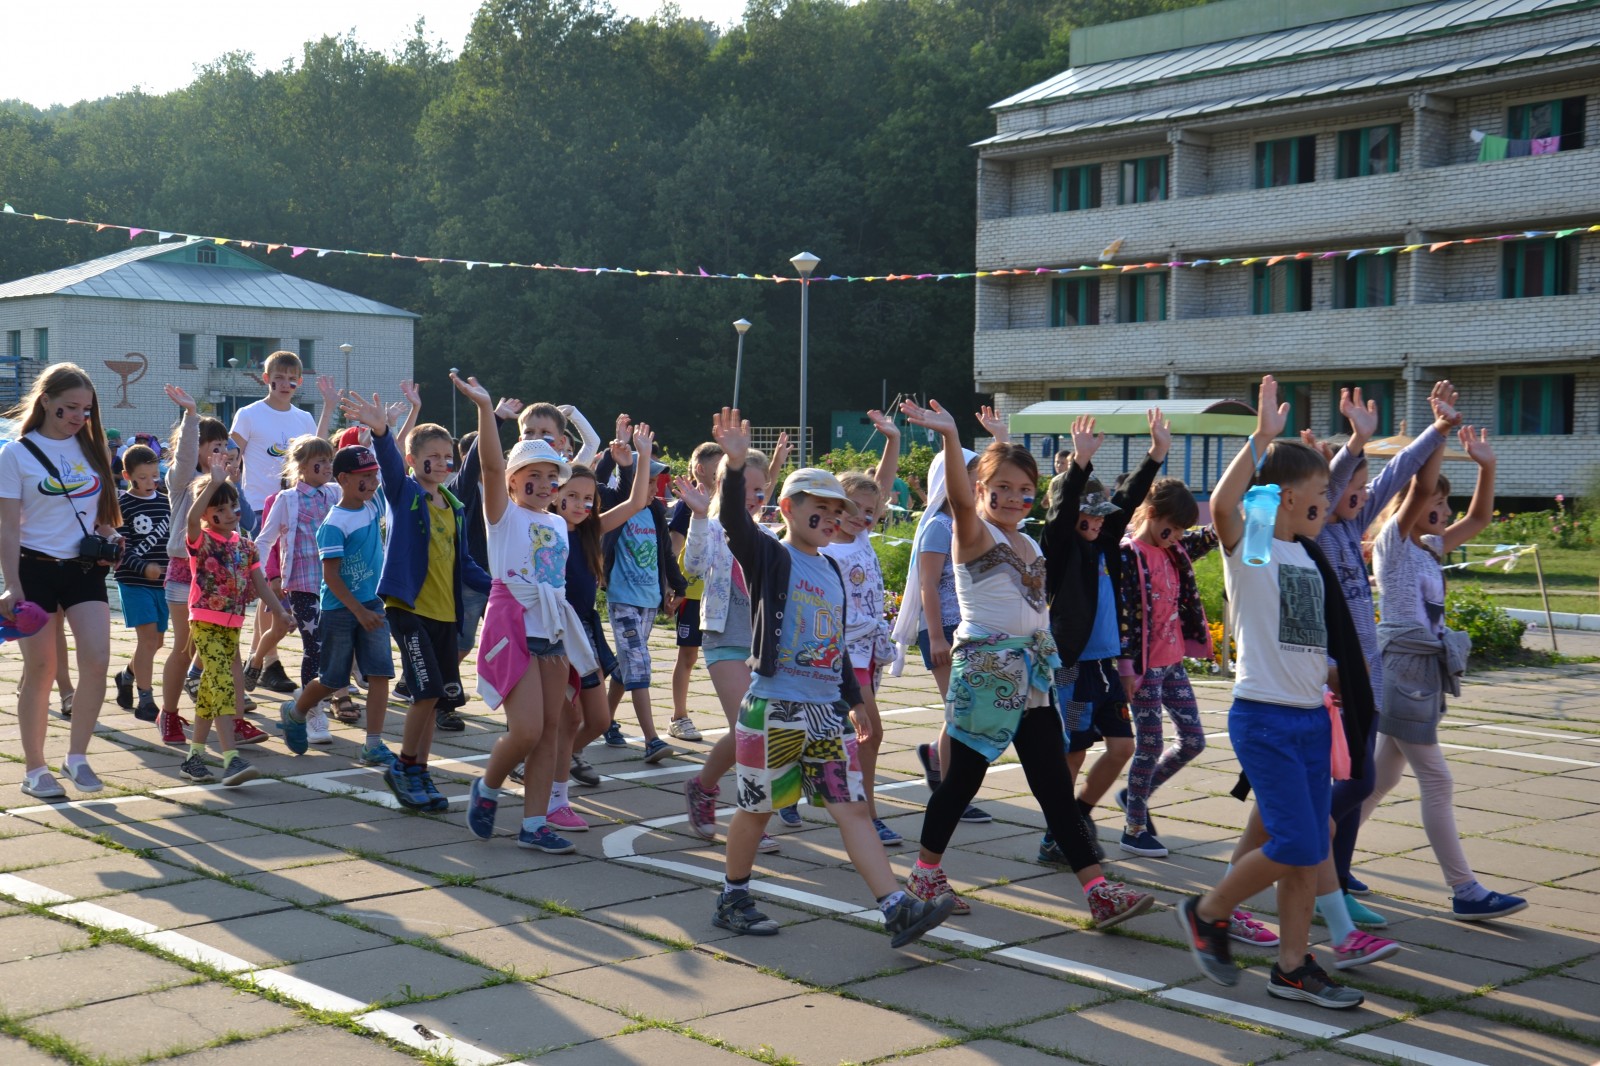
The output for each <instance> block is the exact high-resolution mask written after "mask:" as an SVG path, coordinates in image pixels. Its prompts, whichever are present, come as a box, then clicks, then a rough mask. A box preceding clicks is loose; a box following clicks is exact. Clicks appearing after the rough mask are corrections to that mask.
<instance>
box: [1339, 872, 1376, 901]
mask: <svg viewBox="0 0 1600 1066" xmlns="http://www.w3.org/2000/svg"><path fill="white" fill-rule="evenodd" d="M1344 881H1345V884H1346V885H1347V886H1349V887H1347V888H1346V889H1345V891H1346V892H1348V893H1350V894H1351V895H1352V896H1365V895H1369V894H1370V893H1371V892H1372V889H1370V888H1368V887H1367V883H1366V882H1365V881H1358V880H1356V875H1355V874H1350V875H1349V876H1347V877H1346V878H1345V879H1344Z"/></svg>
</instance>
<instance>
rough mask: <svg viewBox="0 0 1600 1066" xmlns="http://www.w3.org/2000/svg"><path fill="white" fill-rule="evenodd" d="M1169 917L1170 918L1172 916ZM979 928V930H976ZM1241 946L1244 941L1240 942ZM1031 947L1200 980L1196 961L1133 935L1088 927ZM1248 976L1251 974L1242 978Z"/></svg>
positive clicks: (1002, 961) (1175, 981)
mask: <svg viewBox="0 0 1600 1066" xmlns="http://www.w3.org/2000/svg"><path fill="white" fill-rule="evenodd" d="M1168 921H1171V919H1170V918H1169V919H1168ZM1171 928H1172V933H1173V937H1174V938H1176V937H1177V934H1178V927H1177V924H1176V923H1174V924H1173V925H1172V926H1171ZM974 931H978V930H974ZM1240 946H1241V947H1242V946H1243V945H1240ZM1028 950H1029V951H1036V952H1040V953H1041V954H1045V955H1051V956H1054V957H1056V958H1060V959H1065V960H1068V961H1069V962H1074V963H1087V964H1088V965H1090V966H1098V967H1100V968H1102V969H1106V970H1114V971H1116V972H1117V973H1125V974H1133V975H1135V976H1138V977H1142V978H1144V979H1146V980H1149V981H1159V982H1161V983H1162V984H1171V985H1180V984H1186V983H1193V982H1194V981H1195V980H1197V976H1198V975H1197V974H1196V973H1195V968H1194V962H1193V960H1191V959H1190V958H1189V956H1188V955H1187V954H1186V953H1185V952H1183V951H1181V950H1179V949H1177V948H1174V947H1170V946H1168V945H1165V944H1151V943H1149V942H1148V941H1144V940H1135V939H1133V938H1132V937H1126V936H1116V935H1114V934H1110V933H1096V932H1089V931H1087V930H1076V931H1073V932H1070V933H1062V934H1061V935H1059V936H1054V937H1049V938H1047V939H1045V940H1040V941H1037V942H1036V943H1033V944H1029V945H1028ZM986 957H987V959H988V960H989V961H990V962H992V963H994V964H996V965H997V966H1015V967H1020V968H1022V969H1025V970H1033V971H1035V972H1040V973H1055V974H1057V975H1058V976H1059V975H1060V971H1059V970H1054V969H1051V968H1050V967H1049V966H1044V965H1041V964H1039V963H1035V962H1028V961H1023V960H1018V959H1010V958H1006V957H1005V956H1003V955H994V954H991V955H989V956H986ZM1243 979H1244V980H1249V977H1248V976H1247V977H1245V978H1243ZM1085 983H1087V984H1089V986H1090V987H1094V988H1098V987H1102V986H1100V985H1097V984H1095V983H1094V982H1085Z"/></svg>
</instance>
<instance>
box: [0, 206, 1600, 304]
mask: <svg viewBox="0 0 1600 1066" xmlns="http://www.w3.org/2000/svg"><path fill="white" fill-rule="evenodd" d="M0 216H3V217H7V218H15V219H25V220H32V221H34V222H56V223H60V224H62V225H67V226H89V227H91V228H93V229H94V230H95V232H97V233H102V232H105V231H106V230H120V231H122V232H124V233H126V234H127V235H128V239H129V240H133V239H135V238H137V237H140V236H144V235H150V236H154V237H155V238H156V240H157V241H158V242H162V241H169V240H173V239H174V238H182V239H183V240H185V241H187V242H191V243H194V242H209V243H211V244H219V245H233V246H235V247H238V248H242V249H260V250H262V251H263V252H265V253H266V254H267V255H268V256H271V255H274V254H276V253H278V252H280V251H285V250H287V251H288V253H289V258H290V259H299V258H300V257H301V256H303V255H305V254H306V253H308V252H315V253H316V256H317V258H318V259H321V258H324V257H326V256H330V255H348V256H355V257H358V258H365V259H387V260H389V261H391V262H408V263H435V264H438V265H440V266H453V267H465V268H466V269H467V270H473V269H474V268H477V267H484V268H486V269H489V270H544V271H556V272H561V273H568V274H593V275H595V276H596V277H598V276H600V275H602V274H621V275H631V276H633V277H640V278H652V277H655V278H694V279H699V280H712V281H764V282H773V283H776V284H780V285H781V284H783V283H784V282H798V281H800V280H801V279H800V278H798V277H791V276H787V275H783V274H746V273H736V274H726V273H717V272H713V271H708V270H706V269H705V267H703V266H697V267H695V269H693V270H687V271H686V270H683V269H673V270H659V269H657V270H645V269H640V268H637V267H602V266H566V265H564V264H561V263H514V262H510V261H493V260H487V259H459V258H453V257H449V256H436V255H405V254H402V253H400V252H366V251H360V250H357V249H352V248H318V247H315V246H313V245H301V244H293V243H290V242H288V241H272V242H269V241H256V240H240V239H237V238H233V237H215V236H210V235H205V234H195V233H180V232H178V231H176V230H163V229H156V228H154V227H151V226H126V225H121V224H118V223H112V222H88V221H85V220H83V219H77V218H59V217H57V216H55V215H43V214H36V213H33V212H26V211H18V210H17V209H16V208H14V207H12V206H11V204H9V203H5V204H0ZM1592 233H1600V224H1595V225H1589V226H1572V227H1568V228H1565V229H1554V230H1520V231H1517V232H1513V233H1497V234H1493V235H1490V236H1483V237H1460V238H1453V239H1451V240H1444V241H1431V242H1424V243H1419V244H1390V245H1384V246H1381V247H1376V248H1341V249H1335V250H1332V251H1314V252H1279V253H1272V254H1268V255H1250V254H1240V255H1227V256H1218V257H1216V258H1214V259H1152V260H1148V261H1145V262H1134V263H1111V262H1104V261H1103V260H1105V259H1106V258H1108V257H1110V256H1113V255H1117V254H1118V253H1120V251H1121V247H1122V244H1123V241H1122V240H1121V239H1118V240H1116V241H1113V242H1112V244H1111V245H1110V246H1109V247H1107V248H1106V249H1105V251H1104V252H1102V253H1101V255H1100V260H1102V261H1097V262H1095V263H1089V264H1083V265H1080V266H1060V267H1043V266H1040V267H1009V268H1008V267H1002V268H998V269H994V270H963V271H949V272H935V271H919V272H907V273H903V274H872V275H854V274H828V275H816V276H813V277H812V278H811V281H813V282H833V281H842V282H856V281H861V282H874V281H965V280H968V279H971V278H1002V277H1063V276H1070V275H1083V274H1089V273H1097V272H1105V271H1110V272H1114V273H1130V272H1134V271H1151V270H1180V269H1199V268H1203V267H1228V266H1253V265H1255V264H1257V263H1265V264H1266V265H1267V266H1276V265H1278V264H1279V263H1282V262H1284V261H1286V260H1296V261H1298V260H1304V259H1338V258H1344V259H1356V258H1358V257H1360V256H1364V255H1378V256H1382V255H1411V254H1415V253H1418V252H1428V253H1436V252H1441V251H1444V250H1445V249H1446V248H1453V247H1456V246H1458V245H1460V246H1466V245H1473V244H1490V243H1494V242H1498V241H1522V240H1537V239H1541V238H1554V239H1556V240H1565V239H1566V238H1568V237H1573V236H1577V235H1583V236H1587V235H1589V234H1592Z"/></svg>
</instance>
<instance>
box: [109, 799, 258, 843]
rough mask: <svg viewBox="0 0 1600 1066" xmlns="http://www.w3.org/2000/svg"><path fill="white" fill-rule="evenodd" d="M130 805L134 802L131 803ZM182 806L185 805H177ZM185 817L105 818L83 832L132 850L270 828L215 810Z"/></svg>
mask: <svg viewBox="0 0 1600 1066" xmlns="http://www.w3.org/2000/svg"><path fill="white" fill-rule="evenodd" d="M130 806H131V805H130ZM176 809H178V810H183V808H176ZM184 814H185V817H182V818H156V819H150V820H148V821H142V822H105V823H103V824H101V825H99V826H95V827H89V828H85V829H84V832H88V833H93V834H95V835H96V836H102V837H105V838H106V839H107V840H110V841H111V842H112V843H115V844H120V845H121V846H123V847H125V848H128V849H129V850H131V851H141V850H159V849H162V848H181V847H187V846H189V845H194V844H202V845H205V844H220V843H222V842H224V841H231V840H240V839H243V838H245V837H256V836H264V835H266V834H267V830H265V829H262V828H260V827H258V826H253V825H246V824H245V823H243V822H236V821H234V820H233V819H232V818H218V817H217V816H216V815H212V814H199V813H196V812H194V811H185V812H184Z"/></svg>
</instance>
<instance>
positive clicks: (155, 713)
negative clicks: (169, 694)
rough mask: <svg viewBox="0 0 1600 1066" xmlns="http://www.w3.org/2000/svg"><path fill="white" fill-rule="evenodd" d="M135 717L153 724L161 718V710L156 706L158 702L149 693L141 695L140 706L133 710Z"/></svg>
mask: <svg viewBox="0 0 1600 1066" xmlns="http://www.w3.org/2000/svg"><path fill="white" fill-rule="evenodd" d="M133 716H134V717H135V718H137V719H139V721H141V722H153V721H155V720H156V719H157V718H159V717H161V708H160V707H157V706H156V700H155V697H154V696H153V695H151V694H150V693H148V692H143V693H140V694H139V704H138V706H136V707H135V708H134V709H133Z"/></svg>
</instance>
